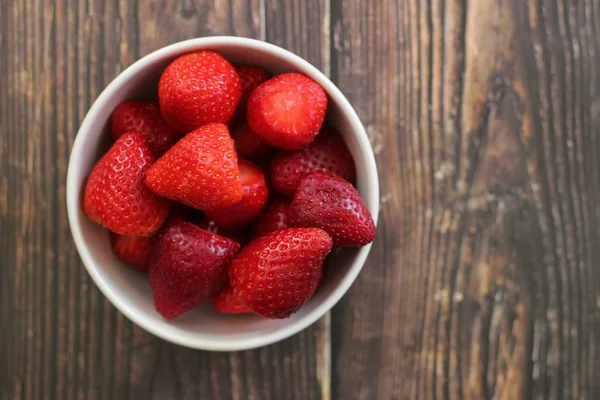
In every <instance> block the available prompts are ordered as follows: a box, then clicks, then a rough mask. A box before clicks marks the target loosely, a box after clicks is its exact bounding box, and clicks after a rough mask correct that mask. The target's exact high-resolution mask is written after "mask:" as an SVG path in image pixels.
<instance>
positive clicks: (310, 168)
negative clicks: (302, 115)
mask: <svg viewBox="0 0 600 400" xmlns="http://www.w3.org/2000/svg"><path fill="white" fill-rule="evenodd" d="M317 171H324V172H331V173H334V174H336V175H338V176H340V177H342V178H344V179H345V180H347V181H349V182H353V181H354V179H355V177H356V170H355V167H354V159H353V158H352V154H350V151H349V150H348V148H347V147H346V144H345V143H344V140H343V139H342V138H341V136H340V135H339V134H338V133H337V132H335V131H334V130H333V129H332V128H329V127H327V126H325V127H323V129H322V130H321V133H319V135H318V136H317V137H316V138H315V140H314V141H313V142H312V143H311V144H309V145H308V146H307V147H306V148H305V149H302V150H297V151H280V152H279V153H277V154H275V156H273V159H272V160H271V166H270V169H269V172H270V178H271V184H272V185H273V189H274V190H275V191H276V192H277V193H279V194H280V195H282V196H284V197H287V198H292V197H294V193H295V192H296V188H297V187H298V183H300V180H301V179H302V178H304V177H305V176H306V175H308V174H310V173H312V172H317Z"/></svg>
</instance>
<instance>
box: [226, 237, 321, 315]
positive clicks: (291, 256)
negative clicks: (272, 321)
mask: <svg viewBox="0 0 600 400" xmlns="http://www.w3.org/2000/svg"><path fill="white" fill-rule="evenodd" d="M331 246H332V240H331V236H329V235H328V234H327V232H325V231H323V230H321V229H318V228H288V229H283V230H281V231H277V232H273V233H270V234H268V235H266V236H263V237H260V238H258V239H255V240H253V241H252V242H250V243H249V244H248V245H247V246H246V247H245V248H244V249H243V250H242V251H241V252H240V253H239V254H238V255H237V256H236V257H235V258H234V259H233V261H232V262H231V266H230V270H229V276H230V284H231V287H232V289H233V294H234V295H235V297H237V298H238V299H239V300H240V301H241V302H242V303H244V304H246V305H247V306H248V307H249V308H250V309H251V310H252V311H254V312H255V313H257V314H259V315H262V316H263V317H266V318H286V317H288V316H290V315H291V314H292V313H294V312H296V311H298V309H299V308H300V307H301V306H302V305H304V303H306V302H307V301H308V300H309V299H310V298H311V296H312V295H313V293H314V291H315V289H316V288H317V284H318V282H319V279H320V277H321V273H322V271H321V269H322V267H323V260H324V259H325V256H327V254H328V253H329V252H330V251H331Z"/></svg>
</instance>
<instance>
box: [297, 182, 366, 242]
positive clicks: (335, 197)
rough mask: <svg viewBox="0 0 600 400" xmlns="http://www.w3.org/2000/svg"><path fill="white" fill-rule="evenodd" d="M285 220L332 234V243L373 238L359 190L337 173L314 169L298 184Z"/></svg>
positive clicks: (363, 240) (364, 240) (362, 240)
mask: <svg viewBox="0 0 600 400" xmlns="http://www.w3.org/2000/svg"><path fill="white" fill-rule="evenodd" d="M288 223H289V225H290V226H296V227H309V226H310V227H315V228H321V229H323V230H325V231H326V232H327V233H329V234H330V235H331V237H332V238H333V244H334V246H336V247H337V246H340V247H360V246H364V245H365V244H367V243H370V242H372V241H373V240H374V239H375V233H376V228H375V223H374V222H373V217H372V216H371V213H370V212H369V209H368V208H367V206H366V205H365V203H364V202H363V199H362V198H361V197H360V194H359V193H358V191H357V190H356V189H355V188H354V187H353V186H352V185H351V184H350V183H348V182H347V181H346V180H344V179H342V178H340V177H339V176H337V175H334V174H331V173H324V172H315V173H313V174H310V175H308V176H307V177H305V178H304V179H303V180H302V181H300V185H298V190H297V191H296V194H295V196H294V200H293V201H292V204H290V208H289V210H288Z"/></svg>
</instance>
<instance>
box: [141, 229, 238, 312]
mask: <svg viewBox="0 0 600 400" xmlns="http://www.w3.org/2000/svg"><path fill="white" fill-rule="evenodd" d="M239 248H240V245H239V244H238V243H237V242H235V241H233V240H231V239H226V238H224V237H221V236H218V235H214V234H212V233H209V232H206V231H205V230H203V229H200V228H198V227H197V226H195V225H193V224H191V223H189V222H182V223H179V224H174V225H171V226H169V227H167V229H166V230H165V231H164V232H162V233H161V235H160V237H159V241H158V247H157V255H156V257H155V258H154V259H153V260H152V263H151V265H150V285H151V286H152V296H153V298H154V305H155V307H156V310H157V311H158V312H159V313H160V314H161V315H162V316H163V317H165V318H168V319H171V318H175V317H178V316H179V315H181V314H183V313H185V312H187V311H189V310H190V309H192V308H193V307H195V306H196V305H198V304H200V303H201V302H203V301H205V300H208V299H210V298H212V297H213V296H215V295H216V294H217V293H219V292H220V291H221V290H223V289H224V288H225V287H226V286H227V266H228V264H229V262H230V261H231V259H232V258H233V256H234V255H235V253H236V252H237V251H238V250H239Z"/></svg>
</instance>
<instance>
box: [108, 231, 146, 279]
mask: <svg viewBox="0 0 600 400" xmlns="http://www.w3.org/2000/svg"><path fill="white" fill-rule="evenodd" d="M153 238H154V236H129V235H117V234H116V233H114V232H110V244H111V246H112V250H113V252H114V253H115V254H116V255H117V257H119V258H120V259H121V260H123V261H124V262H125V263H126V264H127V265H130V266H132V267H134V268H135V269H138V270H140V271H147V270H148V268H149V267H150V256H151V254H152V253H151V250H150V249H151V246H150V242H151V241H152V239H153Z"/></svg>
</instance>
